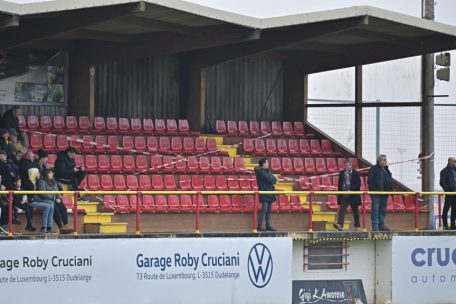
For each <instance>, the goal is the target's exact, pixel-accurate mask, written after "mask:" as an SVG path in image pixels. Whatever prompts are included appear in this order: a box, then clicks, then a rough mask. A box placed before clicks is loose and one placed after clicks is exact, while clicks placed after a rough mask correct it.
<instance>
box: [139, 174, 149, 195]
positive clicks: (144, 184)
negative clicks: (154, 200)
mask: <svg viewBox="0 0 456 304" xmlns="http://www.w3.org/2000/svg"><path fill="white" fill-rule="evenodd" d="M150 189H152V185H151V183H150V177H149V175H145V174H141V175H140V176H139V190H143V191H144V190H146V191H147V190H150Z"/></svg>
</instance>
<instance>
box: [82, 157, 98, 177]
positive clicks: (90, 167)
mask: <svg viewBox="0 0 456 304" xmlns="http://www.w3.org/2000/svg"><path fill="white" fill-rule="evenodd" d="M85 169H86V171H87V172H89V173H90V172H97V171H98V159H97V156H96V155H91V154H89V155H86V156H85Z"/></svg>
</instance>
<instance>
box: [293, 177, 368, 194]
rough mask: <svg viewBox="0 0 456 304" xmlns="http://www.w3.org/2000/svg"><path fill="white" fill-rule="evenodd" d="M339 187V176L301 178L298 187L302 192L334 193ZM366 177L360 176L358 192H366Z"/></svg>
mask: <svg viewBox="0 0 456 304" xmlns="http://www.w3.org/2000/svg"><path fill="white" fill-rule="evenodd" d="M338 185H339V176H338V175H336V176H329V175H326V176H313V177H310V176H301V177H300V178H299V182H298V186H299V189H300V190H304V191H311V190H313V191H331V190H333V191H335V190H337V187H338ZM367 185H368V184H367V177H364V176H361V187H360V191H368V186H367Z"/></svg>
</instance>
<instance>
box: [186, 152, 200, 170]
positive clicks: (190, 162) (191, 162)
mask: <svg viewBox="0 0 456 304" xmlns="http://www.w3.org/2000/svg"><path fill="white" fill-rule="evenodd" d="M187 171H188V173H198V171H199V165H198V159H197V158H196V156H189V157H188V158H187Z"/></svg>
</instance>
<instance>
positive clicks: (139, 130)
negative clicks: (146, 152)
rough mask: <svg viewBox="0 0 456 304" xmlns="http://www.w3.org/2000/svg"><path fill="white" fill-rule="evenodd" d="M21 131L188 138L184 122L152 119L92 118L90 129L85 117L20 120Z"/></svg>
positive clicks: (184, 120)
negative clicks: (178, 136) (178, 135)
mask: <svg viewBox="0 0 456 304" xmlns="http://www.w3.org/2000/svg"><path fill="white" fill-rule="evenodd" d="M19 126H20V128H21V129H22V130H30V131H37V130H40V131H41V132H54V133H65V132H67V133H83V134H88V133H94V134H98V133H113V134H116V133H120V134H168V135H177V134H181V135H190V134H191V133H192V132H191V131H190V127H189V124H188V121H187V120H186V119H179V120H177V121H176V120H175V119H166V120H165V119H155V120H153V119H152V118H143V119H140V118H131V119H128V118H119V119H117V118H115V117H108V118H106V119H105V118H104V117H95V119H94V122H93V127H91V124H90V119H89V117H87V116H79V118H77V117H76V116H66V117H64V116H54V117H51V116H33V115H29V116H27V118H25V117H24V116H19Z"/></svg>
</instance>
